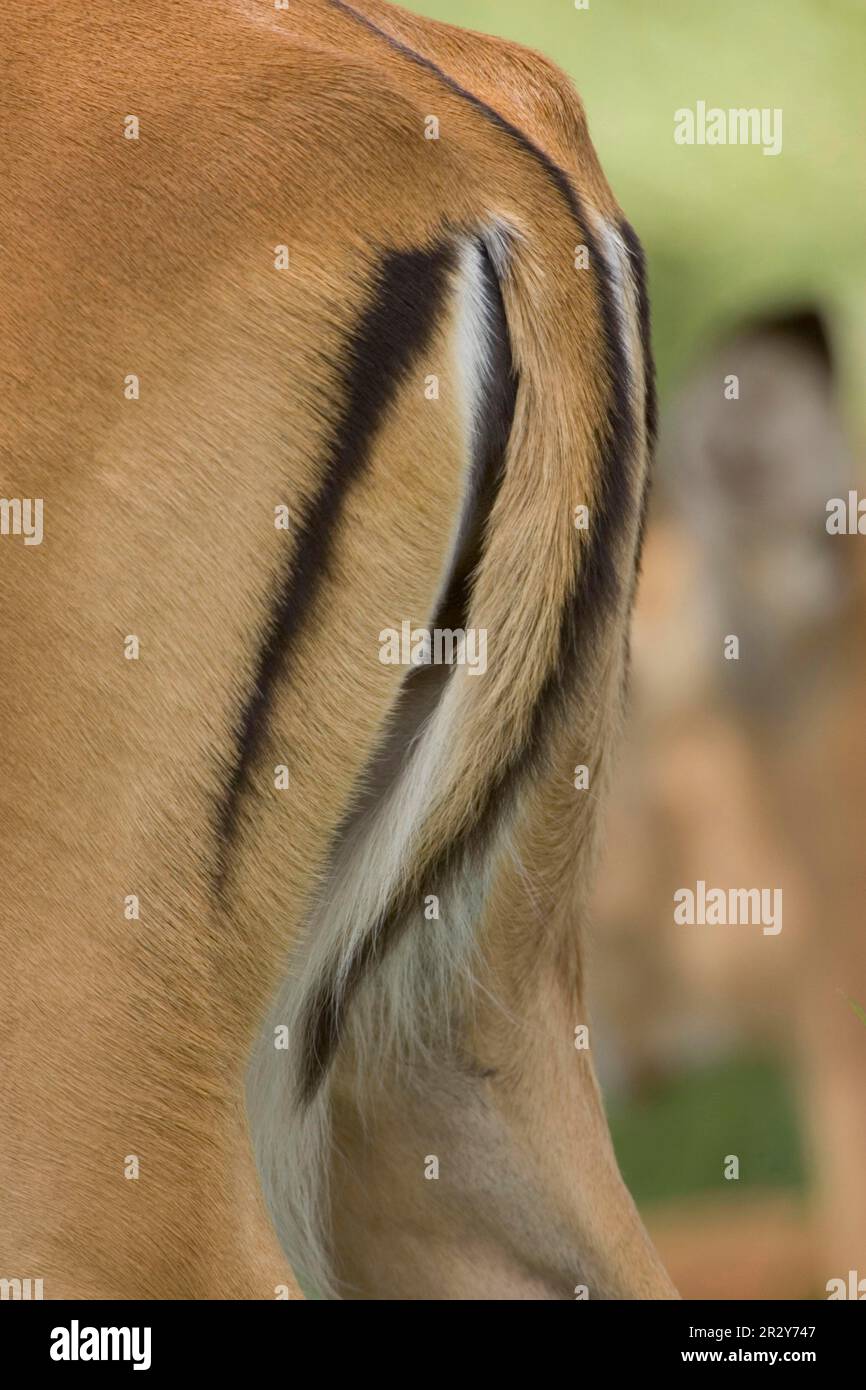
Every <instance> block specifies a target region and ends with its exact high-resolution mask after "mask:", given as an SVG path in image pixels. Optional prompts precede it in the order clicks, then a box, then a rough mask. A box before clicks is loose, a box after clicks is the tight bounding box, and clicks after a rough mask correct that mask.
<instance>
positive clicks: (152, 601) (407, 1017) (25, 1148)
mask: <svg viewBox="0 0 866 1390" xmlns="http://www.w3.org/2000/svg"><path fill="white" fill-rule="evenodd" d="M5 22H6V29H7V40H6V50H7V51H6V56H5V58H4V60H3V61H4V66H5V76H4V81H3V84H2V95H0V118H2V125H3V132H4V136H3V141H2V152H0V164H2V171H3V189H4V197H3V200H2V205H0V231H2V241H3V244H4V247H5V249H4V257H3V293H2V298H0V322H2V363H0V367H2V373H3V383H4V389H3V395H2V424H0V428H2V436H0V438H2V449H3V465H2V467H3V471H2V476H0V490H2V491H3V492H4V493H6V494H10V493H11V494H14V495H18V496H25V495H29V496H39V497H41V498H44V504H45V505H44V540H43V543H42V545H41V546H39V547H38V548H37V547H33V548H26V547H24V546H22V545H21V544H20V543H16V542H15V541H14V540H13V539H12V538H6V537H4V538H2V539H0V575H2V604H0V613H2V618H0V624H2V628H0V631H2V635H3V638H4V656H3V668H2V681H0V715H2V721H3V730H4V738H3V776H2V783H0V816H2V834H3V842H4V860H5V868H6V872H5V875H4V880H5V884H4V886H5V892H4V898H5V903H4V926H3V959H4V970H3V977H2V985H0V1005H2V1008H0V1016H2V1020H3V1023H2V1027H3V1050H4V1054H5V1056H4V1061H5V1064H6V1065H5V1067H4V1070H3V1076H2V1082H0V1088H2V1089H0V1102H2V1121H0V1166H2V1171H3V1174H4V1181H3V1183H2V1191H0V1232H2V1249H0V1272H3V1271H4V1270H7V1269H8V1270H11V1271H13V1272H21V1271H26V1272H27V1273H28V1274H29V1275H32V1276H33V1277H34V1278H41V1279H43V1280H44V1288H45V1295H46V1297H49V1298H64V1297H76V1298H93V1297H130V1298H137V1297H160V1298H209V1297H224V1298H273V1297H275V1296H276V1297H280V1296H283V1297H285V1296H287V1295H288V1296H290V1297H297V1296H300V1294H299V1286H298V1283H297V1282H296V1280H297V1279H298V1278H300V1279H301V1281H302V1282H303V1284H304V1286H305V1287H307V1288H313V1289H315V1290H317V1291H318V1292H319V1293H320V1294H323V1295H325V1296H332V1297H345V1298H416V1299H418V1298H454V1299H464V1298H465V1299H476V1298H477V1299H486V1298H492V1299H524V1298H526V1299H536V1298H537V1299H548V1298H552V1299H572V1298H574V1297H575V1294H576V1292H577V1296H578V1297H580V1296H584V1295H587V1294H588V1296H589V1297H590V1298H635V1297H642V1298H656V1297H667V1296H672V1294H673V1290H672V1288H671V1285H670V1283H669V1281H668V1279H667V1277H666V1275H665V1273H664V1271H663V1269H662V1268H661V1266H660V1263H659V1261H658V1258H657V1256H656V1254H655V1252H654V1251H653V1249H652V1247H651V1245H650V1243H649V1240H648V1237H647V1236H646V1234H645V1232H644V1229H643V1227H642V1225H641V1222H640V1220H639V1218H638V1216H637V1213H636V1211H635V1208H634V1206H633V1203H632V1201H631V1199H630V1197H629V1195H628V1193H627V1191H626V1190H625V1187H624V1185H623V1183H622V1180H621V1178H620V1175H619V1172H618V1169H617V1165H616V1161H615V1158H614V1155H613V1151H612V1147H611V1143H610V1138H609V1135H608V1130H607V1125H606V1121H605V1117H604V1112H603V1109H602V1105H601V1102H600V1098H599V1092H598V1088H597V1085H596V1081H595V1078H594V1071H593V1065H592V1062H591V1047H590V1048H578V1047H576V1046H575V1039H576V1037H577V1036H578V1033H580V1035H581V1036H585V1031H584V1030H585V1025H586V1017H585V1008H584V1005H583V986H582V950H581V923H582V918H583V916H584V903H585V899H586V896H587V892H588V889H589V886H590V883H591V875H592V863H593V856H594V847H595V843H596V839H597V829H598V807H599V804H600V800H601V798H602V797H603V793H604V788H605V784H606V781H607V777H608V770H609V766H610V760H611V754H612V750H613V746H614V744H615V742H616V737H617V730H618V726H619V724H620V721H621V717H622V709H623V691H624V684H625V677H626V666H627V631H628V623H629V614H630V608H631V604H632V597H633V591H634V587H635V578H636V567H637V558H638V551H639V547H640V536H641V529H642V518H643V513H644V506H645V497H646V489H647V473H648V460H649V455H650V452H651V448H652V436H653V429H654V418H653V417H654V407H653V386H652V368H651V361H650V349H649V340H648V309H647V299H646V289H645V282H644V270H643V259H642V254H641V250H640V246H639V243H638V241H637V240H636V238H635V235H634V233H633V232H632V230H631V228H630V227H629V225H628V223H627V222H626V221H625V220H624V218H623V216H622V213H621V212H620V210H619V208H618V207H617V205H616V203H615V201H614V199H613V197H612V195H611V192H610V190H609V188H608V186H607V184H606V182H605V179H604V176H603V174H602V172H601V169H600V168H599V165H598V161H597V159H596V156H595V153H594V150H593V147H592V144H591V143H590V139H589V136H588V134H587V128H586V121H585V118H584V114H583V111H582V108H581V105H580V102H579V100H578V98H577V96H576V95H575V93H574V91H573V90H572V88H571V86H570V84H569V82H568V81H567V80H566V79H565V78H564V76H563V75H562V73H561V72H560V71H559V70H558V69H557V68H556V67H555V66H554V65H552V64H551V63H550V62H548V61H547V60H546V59H544V58H541V57H539V56H538V55H537V54H534V53H531V52H527V51H524V50H523V49H521V48H519V47H517V46H515V45H513V44H510V43H504V42H501V41H499V40H496V39H491V38H485V37H483V36H482V35H478V34H469V33H463V32H461V31H459V30H457V29H453V28H450V27H447V26H444V25H440V24H436V23H432V22H429V21H426V20H421V19H418V18H415V17H414V16H411V15H409V14H408V13H405V12H404V11H402V10H399V9H396V8H393V7H391V6H390V5H387V4H385V3H379V0H359V3H357V4H351V5H350V4H347V3H341V0H293V3H292V4H291V5H289V6H287V7H285V8H283V7H281V8H276V7H275V6H274V5H273V4H272V3H266V2H265V0H262V2H261V3H256V0H243V3H242V0H223V2H222V3H219V4H215V5H212V6H209V7H203V6H201V5H198V4H195V3H193V2H192V0H188V3H176V2H173V3H168V0H152V3H150V4H149V5H147V6H146V7H144V8H143V9H141V8H139V9H131V8H129V7H126V8H123V9H122V10H118V9H117V7H116V6H115V5H113V4H109V3H108V0H86V3H85V0H70V3H68V4H67V5H65V6H64V7H63V10H62V15H58V14H57V13H55V12H54V11H52V10H51V9H50V8H46V7H42V6H33V5H31V4H29V3H23V2H22V0H9V3H8V4H7V14H6V21H5ZM431 117H433V118H435V119H434V120H432V121H431V119H430V118H431ZM431 136H437V137H438V138H430V137H431ZM133 378H134V379H135V382H136V387H135V390H131V389H130V388H129V382H130V381H131V380H132V379H133ZM434 379H435V383H436V390H432V389H431V386H430V383H431V381H433V380H434ZM576 508H577V509H580V511H581V514H582V515H583V516H585V517H586V518H587V524H586V525H581V526H576V525H575V522H574V516H575V509H576ZM286 516H288V518H289V524H288V526H285V525H281V524H280V518H285V517H286ZM404 622H409V623H412V624H417V625H421V626H425V627H428V628H430V629H433V630H436V629H443V630H444V629H451V630H457V629H462V630H464V631H469V630H475V631H479V632H481V631H483V632H485V633H486V634H487V669H486V670H485V671H484V672H483V673H474V672H473V671H472V670H471V669H470V668H469V667H468V666H467V665H466V664H465V663H463V664H460V663H455V664H453V665H448V664H438V665H437V664H422V665H421V666H416V665H414V664H410V665H408V666H406V665H402V664H394V663H385V662H382V661H381V660H380V659H379V634H380V633H381V632H382V631H383V630H384V629H394V630H395V631H397V632H400V631H401V630H402V624H403V623H404ZM132 638H134V639H135V641H134V642H132V641H131V640H130V639H132ZM576 764H580V765H583V766H585V767H586V768H587V769H588V778H589V782H588V786H587V787H586V789H585V790H577V789H576V787H575V782H574V768H575V765H576ZM36 865H38V872H36V871H34V866H36ZM133 896H134V897H135V898H136V899H137V902H138V911H137V913H135V914H132V916H133V920H130V919H129V918H128V917H127V915H126V912H125V910H124V904H125V903H127V902H128V901H129V900H130V899H131V898H132V897H133ZM589 1037H590V1039H591V1029H590V1033H589Z"/></svg>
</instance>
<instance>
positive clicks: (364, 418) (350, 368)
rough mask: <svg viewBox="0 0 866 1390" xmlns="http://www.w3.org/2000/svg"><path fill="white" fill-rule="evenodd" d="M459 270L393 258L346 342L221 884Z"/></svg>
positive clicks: (251, 709) (238, 765) (225, 834)
mask: <svg viewBox="0 0 866 1390" xmlns="http://www.w3.org/2000/svg"><path fill="white" fill-rule="evenodd" d="M454 264H455V256H454V251H453V248H452V247H451V246H446V245H444V244H441V245H438V246H436V247H434V248H432V249H431V250H413V251H400V252H398V251H392V252H390V253H388V255H386V256H385V258H384V259H383V261H382V262H381V264H380V266H379V268H378V271H377V274H376V276H375V280H374V284H373V288H372V293H371V299H370V303H369V305H368V307H367V309H366V311H365V312H364V314H363V315H362V317H361V319H360V322H359V323H358V324H357V326H356V328H355V331H354V333H353V334H352V336H351V338H350V339H349V341H348V342H347V343H346V347H345V353H344V356H343V362H342V379H341V380H340V382H339V383H338V390H339V392H340V399H341V401H342V402H343V404H342V409H341V411H340V414H339V417H338V421H337V424H336V427H335V430H334V436H333V442H332V444H331V448H330V453H329V457H328V460H327V462H326V465H325V467H324V470H323V474H322V481H321V483H320V485H319V488H318V491H317V493H316V494H315V497H314V498H313V500H312V502H311V503H310V505H309V506H308V507H307V510H306V514H305V515H304V517H303V519H302V521H301V523H300V526H299V529H298V535H297V540H296V543H295V546H294V549H293V554H292V558H291V562H290V564H289V566H288V568H287V571H286V573H285V575H284V577H283V579H282V581H281V583H280V586H279V589H278V591H277V593H276V595H275V596H274V601H273V604H272V606H271V612H270V616H269V619H268V623H267V626H266V629H265V632H264V634H263V638H262V643H261V647H260V650H259V654H258V659H257V663H256V674H255V679H254V681H253V685H252V690H251V692H250V695H249V698H248V699H247V702H246V705H245V707H244V709H243V711H242V713H241V716H240V719H239V721H238V726H237V733H236V743H235V747H236V755H235V762H234V766H233V768H232V771H231V775H230V777H229V780H228V783H227V786H226V788H225V793H224V796H223V799H222V803H221V805H220V807H219V816H218V832H219V856H220V857H219V865H218V878H219V880H220V882H222V881H223V879H224V876H225V872H226V863H227V850H228V846H229V842H230V841H231V838H232V835H233V832H234V830H235V827H236V822H237V816H238V808H239V805H240V801H241V797H242V795H243V793H244V791H245V790H246V788H247V784H248V782H249V777H250V772H251V769H252V766H253V764H254V762H255V759H256V757H257V755H258V753H259V751H260V749H261V745H262V741H263V739H264V736H265V732H266V729H267V721H268V712H269V707H270V704H271V700H272V697H273V692H274V687H275V685H276V683H277V681H278V680H279V678H280V677H281V675H282V674H283V673H284V672H285V670H286V668H287V665H288V663H289V660H290V658H291V654H292V648H293V646H294V644H295V642H296V640H297V638H298V634H299V633H300V631H301V629H302V627H303V625H304V623H305V622H306V620H307V619H308V617H309V614H310V611H311V609H312V607H313V604H314V602H315V599H316V596H317V594H318V593H319V591H320V589H321V587H322V585H323V583H324V582H325V578H326V576H327V574H328V572H329V566H330V562H331V552H332V549H333V540H334V537H335V536H336V534H337V532H338V530H339V526H340V518H341V514H342V511H343V507H344V505H345V501H346V497H347V495H348V493H349V491H350V489H351V488H352V486H353V484H354V483H355V482H357V480H358V478H359V477H361V475H362V474H363V472H364V470H365V469H366V467H367V465H368V463H369V459H370V449H371V445H372V442H373V440H374V438H375V436H376V433H377V431H378V430H379V428H380V426H381V425H382V422H383V419H384V417H385V413H386V411H387V409H388V406H389V405H390V403H391V401H392V400H393V399H394V396H395V395H396V392H397V390H398V387H399V385H400V383H401V381H402V380H403V379H404V378H405V376H406V373H407V372H408V371H409V370H410V368H411V367H412V365H413V363H414V362H415V361H416V360H417V359H418V357H419V355H420V354H421V353H422V352H423V350H424V348H425V347H426V346H427V344H428V343H429V341H430V338H431V334H432V331H433V327H434V324H435V323H436V321H437V317H438V314H439V311H440V308H441V307H442V305H443V302H444V295H445V291H446V283H447V279H448V276H449V272H450V271H451V270H452V268H453V266H454Z"/></svg>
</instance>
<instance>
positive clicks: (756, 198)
mask: <svg viewBox="0 0 866 1390" xmlns="http://www.w3.org/2000/svg"><path fill="white" fill-rule="evenodd" d="M407 8H409V9H414V10H415V11H417V12H418V13H420V14H424V15H426V16H428V17H430V18H433V19H438V20H442V21H446V22H450V23H456V24H459V25H461V26H463V27H464V28H471V29H477V30H481V31H483V32H486V33H493V34H498V35H501V36H503V37H505V38H508V39H512V40H515V41H517V42H519V43H521V44H524V45H529V46H531V47H534V48H537V49H539V50H541V51H542V52H543V53H545V54H546V55H548V56H549V57H551V58H553V59H554V60H555V61H556V62H557V63H558V64H559V65H560V66H561V67H562V68H564V69H565V70H566V71H567V72H568V74H569V75H570V76H571V78H572V79H573V81H574V83H575V85H576V87H577V89H578V91H579V92H580V95H581V97H582V99H583V103H584V106H585V108H586V112H587V115H588V119H589V124H590V131H591V134H592V137H593V141H594V143H595V146H596V148H597V150H598V153H599V156H600V158H601V162H602V165H603V167H604V169H605V172H606V174H607V177H608V180H609V182H610V184H611V186H612V188H613V190H614V193H615V195H616V197H617V199H618V201H619V202H620V204H621V205H622V207H623V209H624V210H625V213H626V215H627V216H628V218H629V219H630V220H631V222H632V223H633V224H634V226H635V227H636V228H637V230H638V232H639V234H640V236H641V239H642V240H643V242H644V245H645V248H646V250H647V254H648V260H649V270H650V289H651V298H652V308H653V325H654V342H655V350H656V357H657V364H658V370H659V383H660V388H661V404H662V437H661V444H660V450H659V462H658V472H659V483H658V487H657V498H656V503H655V505H654V509H653V515H652V521H651V527H650V533H649V537H648V545H647V554H646V559H645V563H644V577H643V584H642V590H641V598H640V601H639V605H638V611H637V614H636V630H635V679H634V694H633V711H632V719H631V726H630V735H629V742H628V747H627V750H626V754H625V758H624V760H623V768H622V772H621V775H620V778H619V783H618V787H617V789H616V791H615V793H614V797H613V806H612V812H611V824H610V829H609V832H608V849H607V854H606V861H605V866H604V868H603V872H602V879H601V887H600V891H599V896H598V904H597V910H596V922H595V930H594V941H593V957H594V959H593V964H592V978H593V981H594V994H595V998H594V1000H593V1007H594V1016H595V1018H596V1021H597V1028H596V1032H595V1048H594V1050H595V1055H596V1058H597V1061H598V1062H599V1066H600V1071H601V1075H602V1080H603V1084H604V1089H605V1094H606V1098H607V1104H608V1109H609V1113H610V1116H611V1126H612V1131H613V1135H614V1141H615V1144H616V1147H617V1152H618V1155H619V1158H620V1162H621V1165H622V1168H623V1171H624V1174H625V1176H626V1179H627V1181H628V1183H629V1185H630V1187H631V1189H632V1191H633V1192H634V1194H635V1196H636V1199H637V1200H638V1203H639V1205H640V1206H641V1208H642V1211H643V1213H644V1215H645V1217H646V1219H647V1221H648V1224H649V1225H650V1227H651V1229H652V1231H653V1234H654V1236H655V1237H656V1239H657V1242H658V1244H659V1246H660V1248H661V1250H662V1254H663V1256H664V1258H665V1260H666V1261H667V1263H668V1265H669V1267H670V1268H671V1271H672V1273H673V1275H674V1278H675V1280H676V1281H677V1283H678V1285H679V1287H680V1289H681V1291H682V1292H683V1293H684V1294H685V1295H691V1296H694V1297H704V1296H707V1297H709V1296H721V1297H743V1296H745V1297H755V1298H763V1297H783V1298H785V1297H792V1298H794V1297H809V1296H818V1297H821V1296H826V1295H825V1293H824V1292H823V1291H824V1288H825V1285H826V1280H827V1279H829V1278H831V1277H835V1276H837V1275H840V1274H844V1273H845V1271H847V1269H848V1268H851V1267H858V1264H857V1262H858V1260H859V1268H860V1273H861V1274H866V1196H864V1192H866V1178H864V1167H866V1028H863V1026H862V1024H861V1023H860V1022H858V1020H857V1018H856V1016H855V1014H854V1013H853V1012H852V1010H851V1009H850V1008H848V1007H847V1006H846V1003H845V1001H844V999H843V998H842V993H843V992H844V993H845V994H848V995H851V996H854V997H855V998H857V997H859V998H861V999H862V1000H864V1001H866V954H864V947H863V942H864V939H866V933H864V931H863V903H864V900H866V881H864V871H863V867H862V865H863V859H864V856H863V854H862V837H861V834H860V831H859V830H858V831H857V832H856V833H851V829H850V828H851V827H852V826H854V825H859V826H862V825H863V824H864V822H866V780H864V779H866V774H864V766H863V764H864V762H866V758H862V759H860V761H859V762H858V752H863V753H866V749H863V748H862V743H861V745H860V747H859V748H857V747H855V742H854V741H855V738H856V737H857V736H856V735H854V734H853V733H851V730H852V729H854V728H856V727H858V726H862V723H863V720H862V709H863V708H864V705H866V670H864V668H863V661H862V652H863V651H864V650H866V583H864V566H863V564H862V561H861V558H860V551H859V550H858V549H857V540H858V538H857V537H851V538H846V539H844V540H841V541H838V540H837V543H836V545H835V548H833V545H832V544H830V543H828V538H827V536H826V532H825V528H824V526H823V521H824V503H825V500H826V499H827V498H828V497H830V496H832V495H835V494H836V492H838V491H840V489H844V487H856V486H858V484H862V483H863V467H862V463H863V458H864V453H866V404H864V392H863V389H862V383H863V379H864V368H866V283H864V254H863V252H864V231H866V216H864V212H866V199H864V156H863V149H864V134H866V131H864V124H866V122H864V103H863V96H862V91H863V74H864V58H866V6H864V5H863V4H862V3H860V0H820V3H819V0H784V2H783V0H769V3H768V2H767V0H765V2H764V3H756V0H728V3H726V4H719V3H710V0H659V2H658V3H655V4H649V3H647V0H590V5H589V8H588V9H578V8H576V7H575V5H574V2H573V0H534V3H529V2H528V0H523V2H521V0H459V2H458V0H419V2H418V3H415V4H412V3H410V4H408V6H407ZM698 101H704V102H706V103H707V105H708V106H716V107H722V108H724V109H729V108H741V107H746V108H751V107H758V108H781V110H782V112H783V145H782V150H781V152H780V153H779V154H778V155H777V156H775V157H773V156H768V155H765V154H764V153H763V151H762V149H761V148H760V147H759V146H751V147H747V146H736V145H731V146H713V147H710V146H700V145H694V146H680V145H677V144H676V143H675V141H674V112H675V111H677V110H678V109H679V108H683V107H689V108H692V109H693V108H694V107H695V104H696V102H698ZM731 371H733V372H737V373H739V375H740V378H741V383H742V399H741V400H740V401H739V402H738V403H737V404H736V405H735V406H734V408H733V411H732V410H731V409H730V403H727V405H726V407H725V409H724V410H723V409H722V408H721V405H720V402H721V401H722V400H723V395H722V382H723V380H724V376H725V374H726V373H728V372H731ZM861 544H862V545H866V540H863V541H862V542H861ZM728 632H742V633H743V634H744V637H743V643H744V659H743V661H742V662H741V663H740V666H739V668H738V669H737V671H736V675H735V678H734V679H733V680H732V673H731V671H730V670H729V669H725V663H724V662H723V661H722V660H721V657H720V644H721V635H722V634H724V633H728ZM750 654H751V656H750ZM828 731H829V732H828ZM816 788H820V791H816ZM623 846H627V851H625V852H624V850H623ZM698 876H700V877H705V878H706V879H707V881H713V882H719V883H722V884H734V885H736V884H751V883H754V882H756V881H757V882H762V883H781V884H783V885H784V889H785V894H786V904H787V905H788V906H787V908H786V911H787V914H788V915H787V919H786V926H785V930H784V932H783V933H782V934H781V935H780V936H779V937H778V938H777V939H771V938H767V937H761V936H760V935H759V936H758V937H757V938H755V937H754V936H753V937H751V938H749V939H748V941H747V939H746V938H745V937H740V938H739V939H735V938H731V937H726V938H724V940H723V939H722V938H721V937H720V936H711V935H706V936H704V937H699V936H698V932H699V931H700V929H699V928H694V929H692V931H693V933H695V934H694V935H692V936H689V937H686V936H683V935H682V931H683V929H682V928H680V929H679V934H678V933H677V931H675V930H674V928H673V927H672V925H671V912H670V894H671V890H672V888H673V887H675V886H676V885H678V884H683V883H689V882H691V883H693V882H694V881H695V878H696V877H698ZM704 930H705V931H706V930H707V929H704ZM717 930H718V929H717ZM739 930H741V931H742V930H743V929H742V928H741V929H739ZM745 930H746V931H747V932H748V931H749V929H748V928H746V929H745ZM730 1154H735V1155H737V1156H738V1157H739V1160H740V1167H741V1172H740V1178H739V1179H738V1181H736V1182H732V1181H728V1180H726V1179H725V1177H724V1172H723V1169H724V1162H723V1160H724V1159H725V1157H726V1156H727V1155H730ZM837 1266H838V1268H837Z"/></svg>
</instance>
